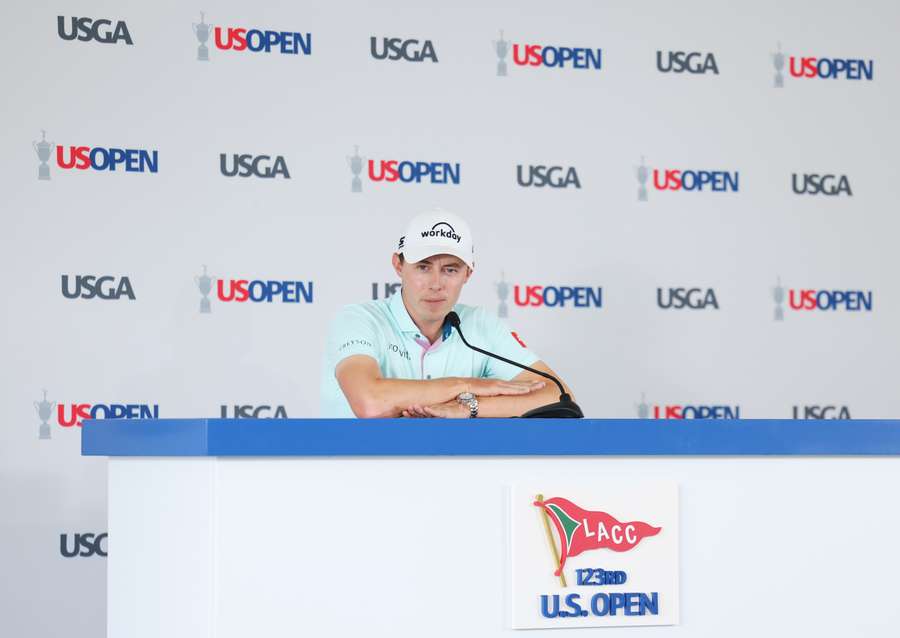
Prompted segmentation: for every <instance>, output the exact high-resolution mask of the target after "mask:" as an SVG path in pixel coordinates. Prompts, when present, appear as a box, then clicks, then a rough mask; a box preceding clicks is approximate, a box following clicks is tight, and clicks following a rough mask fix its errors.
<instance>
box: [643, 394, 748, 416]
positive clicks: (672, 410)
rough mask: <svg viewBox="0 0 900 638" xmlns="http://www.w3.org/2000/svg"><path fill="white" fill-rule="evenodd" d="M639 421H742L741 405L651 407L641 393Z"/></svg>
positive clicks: (670, 405) (671, 405)
mask: <svg viewBox="0 0 900 638" xmlns="http://www.w3.org/2000/svg"><path fill="white" fill-rule="evenodd" d="M636 408H637V415H638V418H639V419H740V418H741V407H740V406H739V405H733V406H732V405H684V404H674V405H673V404H669V405H650V404H648V403H647V401H646V399H645V398H644V394H643V393H641V402H640V403H639V404H637V405H636Z"/></svg>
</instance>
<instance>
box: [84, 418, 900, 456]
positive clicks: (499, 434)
mask: <svg viewBox="0 0 900 638" xmlns="http://www.w3.org/2000/svg"><path fill="white" fill-rule="evenodd" d="M81 451H82V454H83V455H87V456H485V455H489V456H572V455H576V456H579V455H580V456H592V455H619V456H629V455H637V456H641V455H662V456H692V455H701V456H703V455H786V456H791V455H800V456H813V455H824V456H829V455H834V456H847V455H850V456H853V455H884V456H892V455H898V454H900V421H898V420H855V421H849V420H845V421H842V420H832V421H800V420H752V419H746V420H684V421H682V420H677V421H676V420H656V419H610V420H605V419H604V420H601V419H583V420H553V419H483V420H468V419H449V420H448V419H371V420H356V419H147V420H140V419H134V420H128V419H116V420H88V421H85V422H84V427H83V430H82V440H81Z"/></svg>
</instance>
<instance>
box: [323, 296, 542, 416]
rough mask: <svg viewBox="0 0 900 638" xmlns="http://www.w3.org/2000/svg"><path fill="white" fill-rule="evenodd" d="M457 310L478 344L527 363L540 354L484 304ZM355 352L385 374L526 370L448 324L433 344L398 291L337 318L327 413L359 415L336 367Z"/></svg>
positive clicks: (328, 364) (326, 376)
mask: <svg viewBox="0 0 900 638" xmlns="http://www.w3.org/2000/svg"><path fill="white" fill-rule="evenodd" d="M453 310H454V311H456V314H458V315H459V319H460V325H461V327H462V329H463V333H464V334H465V335H466V339H467V340H468V341H469V343H471V344H472V345H473V346H478V347H479V348H483V349H485V350H490V351H491V352H495V353H497V354H499V355H500V356H502V357H506V358H507V359H512V360H513V361H519V362H521V363H523V364H524V365H527V366H530V365H531V364H533V363H534V362H535V361H538V360H539V357H538V356H537V355H535V354H534V353H533V352H531V351H530V350H528V348H526V347H525V345H524V344H523V343H522V342H521V341H519V340H518V338H517V337H515V336H513V334H512V333H511V332H510V330H509V328H508V327H507V326H506V324H505V323H503V321H501V320H500V319H498V318H497V317H495V316H493V315H492V314H490V313H489V312H487V311H486V310H484V309H483V308H476V307H474V306H465V305H463V304H456V305H455V306H454V307H453ZM355 354H364V355H367V356H370V357H372V358H373V359H375V361H376V362H377V363H378V368H379V369H380V370H381V375H382V376H383V377H384V378H385V379H439V378H442V377H476V378H487V379H503V380H507V381H508V380H509V379H512V378H514V377H515V376H517V375H518V374H519V373H521V372H522V369H521V368H517V367H515V366H511V365H509V364H508V363H503V362H502V361H498V360H497V359H493V358H491V357H488V356H485V355H483V354H480V353H478V352H475V351H474V350H470V349H469V348H468V347H466V344H464V343H463V342H462V339H460V338H459V334H457V332H456V331H455V330H452V331H450V330H446V331H445V332H444V334H443V337H442V338H439V339H438V340H437V341H436V342H435V343H434V344H428V340H427V339H425V338H424V337H423V336H422V335H421V333H420V332H419V329H418V328H416V324H415V323H413V320H412V318H411V317H410V316H409V313H408V312H407V311H406V306H405V305H404V304H403V298H402V296H401V294H400V292H399V291H398V292H397V293H395V294H393V295H391V297H389V298H388V299H380V300H378V301H367V302H366V303H361V304H353V305H350V306H345V307H344V308H342V309H341V311H340V312H339V313H338V315H337V317H335V319H334V321H333V322H332V324H331V329H330V330H329V334H328V342H327V344H326V346H325V356H324V359H323V362H322V388H321V400H322V406H321V412H322V416H323V417H324V418H348V419H349V418H354V414H353V411H352V410H351V409H350V404H349V403H348V402H347V398H346V397H345V396H344V393H343V392H342V391H341V387H340V385H339V384H338V382H337V379H336V378H335V376H334V369H335V367H336V366H337V364H338V363H339V362H340V361H341V360H342V359H345V358H346V357H349V356H351V355H355Z"/></svg>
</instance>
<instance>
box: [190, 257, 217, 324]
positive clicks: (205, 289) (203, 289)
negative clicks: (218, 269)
mask: <svg viewBox="0 0 900 638" xmlns="http://www.w3.org/2000/svg"><path fill="white" fill-rule="evenodd" d="M212 281H213V280H212V277H210V276H209V275H207V274H206V264H204V265H203V274H202V275H197V276H194V282H195V283H196V284H197V289H198V290H199V291H200V294H201V295H203V299H201V300H200V313H201V314H204V315H206V314H209V313H210V312H212V308H211V307H210V304H209V293H210V291H212Z"/></svg>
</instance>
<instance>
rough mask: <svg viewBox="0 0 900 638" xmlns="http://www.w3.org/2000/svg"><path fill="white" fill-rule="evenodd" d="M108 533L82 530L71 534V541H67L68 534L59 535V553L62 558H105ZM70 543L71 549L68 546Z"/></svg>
mask: <svg viewBox="0 0 900 638" xmlns="http://www.w3.org/2000/svg"><path fill="white" fill-rule="evenodd" d="M108 536H109V534H107V533H106V532H103V533H102V534H97V533H95V532H91V533H89V534H86V533H84V532H82V533H77V534H72V542H71V543H69V535H68V534H60V535H59V553H60V555H61V556H63V557H64V558H75V557H76V556H79V557H82V558H88V557H90V556H101V557H103V558H106V539H107V538H108ZM70 544H71V549H70V548H69V546H70Z"/></svg>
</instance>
